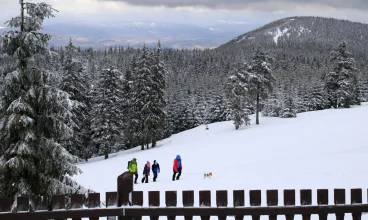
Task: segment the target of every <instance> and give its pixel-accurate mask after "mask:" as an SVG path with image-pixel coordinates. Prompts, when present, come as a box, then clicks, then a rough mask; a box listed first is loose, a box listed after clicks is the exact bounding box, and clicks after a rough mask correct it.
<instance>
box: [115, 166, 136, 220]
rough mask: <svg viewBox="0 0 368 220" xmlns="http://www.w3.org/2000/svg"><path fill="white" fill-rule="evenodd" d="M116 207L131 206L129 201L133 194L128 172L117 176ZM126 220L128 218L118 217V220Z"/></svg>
mask: <svg viewBox="0 0 368 220" xmlns="http://www.w3.org/2000/svg"><path fill="white" fill-rule="evenodd" d="M117 181H118V207H121V206H127V205H132V203H131V201H130V196H131V193H132V192H133V174H132V173H131V172H129V171H126V172H124V173H123V174H121V175H120V176H118V179H117ZM123 219H124V220H128V219H131V218H130V217H124V218H123V217H118V220H123Z"/></svg>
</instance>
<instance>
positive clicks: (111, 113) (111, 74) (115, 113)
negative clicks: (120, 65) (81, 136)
mask: <svg viewBox="0 0 368 220" xmlns="http://www.w3.org/2000/svg"><path fill="white" fill-rule="evenodd" d="M122 78H123V74H122V73H121V72H120V71H118V70H117V69H115V68H114V67H110V68H108V69H104V70H103V72H102V74H101V79H100V80H99V82H98V85H97V87H96V89H95V91H94V100H93V111H92V117H93V120H92V122H91V130H92V137H91V138H92V140H93V144H94V146H95V148H96V151H97V153H98V155H104V156H105V159H108V158H109V154H110V153H113V152H117V151H118V150H120V149H121V145H122V139H123V137H122V134H123V123H122V120H121V119H122V117H123V112H122V109H121V103H122V101H123V93H122V91H123V89H122Z"/></svg>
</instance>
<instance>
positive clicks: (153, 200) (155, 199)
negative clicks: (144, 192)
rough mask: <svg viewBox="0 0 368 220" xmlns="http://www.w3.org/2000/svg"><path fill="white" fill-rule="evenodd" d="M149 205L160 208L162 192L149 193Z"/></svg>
mask: <svg viewBox="0 0 368 220" xmlns="http://www.w3.org/2000/svg"><path fill="white" fill-rule="evenodd" d="M148 205H149V206H150V207H159V206H160V191H149V192H148Z"/></svg>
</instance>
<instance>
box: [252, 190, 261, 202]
mask: <svg viewBox="0 0 368 220" xmlns="http://www.w3.org/2000/svg"><path fill="white" fill-rule="evenodd" d="M261 193H262V192H261V190H250V191H249V203H250V205H251V206H261V202H262V200H261Z"/></svg>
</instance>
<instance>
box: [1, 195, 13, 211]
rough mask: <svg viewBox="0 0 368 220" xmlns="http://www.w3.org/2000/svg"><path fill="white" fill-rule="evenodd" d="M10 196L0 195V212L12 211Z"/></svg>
mask: <svg viewBox="0 0 368 220" xmlns="http://www.w3.org/2000/svg"><path fill="white" fill-rule="evenodd" d="M10 207H11V206H10V198H1V197H0V212H10Z"/></svg>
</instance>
